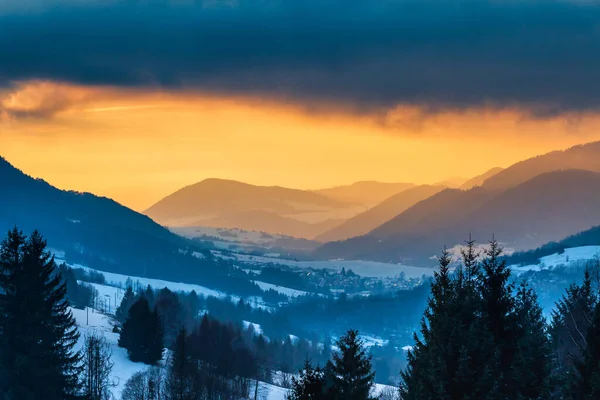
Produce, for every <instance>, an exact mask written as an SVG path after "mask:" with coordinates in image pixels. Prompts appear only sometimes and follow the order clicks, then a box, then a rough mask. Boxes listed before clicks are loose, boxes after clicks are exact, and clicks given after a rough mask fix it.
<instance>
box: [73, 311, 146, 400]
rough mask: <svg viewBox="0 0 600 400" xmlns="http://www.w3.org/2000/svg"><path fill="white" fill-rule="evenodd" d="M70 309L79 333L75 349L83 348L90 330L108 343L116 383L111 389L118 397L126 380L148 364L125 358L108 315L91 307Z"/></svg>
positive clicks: (125, 354)
mask: <svg viewBox="0 0 600 400" xmlns="http://www.w3.org/2000/svg"><path fill="white" fill-rule="evenodd" d="M71 311H72V313H73V316H74V317H75V320H76V322H77V326H78V328H79V332H80V334H81V337H80V338H79V341H78V342H77V345H76V347H75V350H80V349H82V348H83V345H84V341H85V335H86V333H88V332H92V331H95V332H99V333H101V334H102V335H104V337H105V338H106V340H107V341H108V343H110V345H111V348H112V361H113V363H114V365H113V368H112V372H111V374H110V379H111V381H112V382H114V383H115V384H116V386H115V387H114V388H112V389H111V391H112V393H113V395H114V396H115V398H116V399H120V398H121V393H122V391H123V389H124V388H125V383H126V382H127V380H128V379H129V378H130V377H131V376H132V375H133V374H135V373H136V372H141V371H144V370H145V369H146V368H148V366H147V365H145V364H142V363H134V362H132V361H130V360H129V358H127V351H126V350H125V349H122V348H120V347H119V346H118V345H117V343H118V340H119V334H117V333H113V332H112V324H111V318H110V317H109V316H107V315H104V314H101V313H99V312H98V311H97V310H94V309H92V308H88V309H86V310H80V309H76V308H72V309H71Z"/></svg>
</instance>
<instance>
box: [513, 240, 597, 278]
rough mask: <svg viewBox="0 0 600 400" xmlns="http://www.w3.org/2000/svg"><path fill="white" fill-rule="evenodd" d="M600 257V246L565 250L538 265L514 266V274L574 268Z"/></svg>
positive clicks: (542, 260) (541, 259)
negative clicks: (559, 267) (561, 266)
mask: <svg viewBox="0 0 600 400" xmlns="http://www.w3.org/2000/svg"><path fill="white" fill-rule="evenodd" d="M597 257H600V246H581V247H571V248H568V249H565V251H564V252H562V253H560V254H559V253H554V254H551V255H549V256H545V257H542V258H540V259H539V262H538V263H537V264H530V265H523V266H519V265H513V266H511V268H512V270H513V271H514V272H516V273H517V274H518V273H521V272H525V271H541V270H543V269H548V268H554V267H557V266H560V265H563V266H573V265H576V264H579V263H581V262H585V261H590V260H593V259H595V258H597Z"/></svg>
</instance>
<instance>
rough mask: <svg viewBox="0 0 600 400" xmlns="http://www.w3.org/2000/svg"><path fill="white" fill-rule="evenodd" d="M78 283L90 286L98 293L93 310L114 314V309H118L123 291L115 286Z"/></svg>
mask: <svg viewBox="0 0 600 400" xmlns="http://www.w3.org/2000/svg"><path fill="white" fill-rule="evenodd" d="M78 282H79V283H82V284H85V285H90V286H92V287H93V288H94V289H96V290H97V291H98V297H97V298H96V299H95V304H94V308H95V309H98V310H106V311H107V312H108V313H111V314H114V313H115V311H116V307H119V304H121V300H123V296H124V295H125V290H124V289H121V288H119V287H115V286H107V285H100V284H98V283H88V282H83V281H78Z"/></svg>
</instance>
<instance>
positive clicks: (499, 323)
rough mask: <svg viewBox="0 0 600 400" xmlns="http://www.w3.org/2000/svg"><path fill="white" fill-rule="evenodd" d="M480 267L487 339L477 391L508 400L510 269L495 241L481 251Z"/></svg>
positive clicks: (510, 390)
mask: <svg viewBox="0 0 600 400" xmlns="http://www.w3.org/2000/svg"><path fill="white" fill-rule="evenodd" d="M484 255H485V257H484V259H483V261H482V263H481V282H480V285H479V289H480V296H481V301H482V310H481V312H482V315H483V323H484V324H485V326H486V328H487V332H489V334H490V336H489V338H488V341H487V343H485V344H484V345H483V346H482V351H483V355H484V357H487V363H486V365H485V368H484V376H483V377H482V380H481V381H480V386H479V388H480V390H481V392H482V393H487V394H486V396H487V397H486V398H488V399H490V400H492V399H495V398H498V399H505V398H507V396H508V398H511V397H512V396H513V394H514V385H513V382H512V381H511V378H512V376H511V374H510V373H508V371H510V370H511V366H512V362H513V359H514V355H515V351H516V348H515V345H516V344H515V341H514V338H515V336H516V335H517V332H516V331H515V329H516V317H515V315H514V306H515V304H514V299H513V297H512V292H513V290H514V284H512V283H510V280H509V279H510V269H509V268H508V266H507V265H506V261H505V259H504V258H503V257H502V248H501V247H500V244H499V243H498V241H497V240H495V239H492V240H491V241H490V245H489V247H488V248H486V249H485V250H484Z"/></svg>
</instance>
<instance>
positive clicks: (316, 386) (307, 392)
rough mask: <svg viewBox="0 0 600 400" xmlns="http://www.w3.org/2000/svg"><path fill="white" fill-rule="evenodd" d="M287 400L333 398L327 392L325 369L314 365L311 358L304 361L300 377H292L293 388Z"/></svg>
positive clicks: (325, 399) (329, 399)
mask: <svg viewBox="0 0 600 400" xmlns="http://www.w3.org/2000/svg"><path fill="white" fill-rule="evenodd" d="M287 400H332V398H331V397H327V394H326V392H325V379H324V374H323V370H321V368H319V367H318V366H317V367H315V366H313V365H312V363H311V362H310V360H306V361H304V366H303V367H302V370H301V371H300V374H299V376H298V378H296V377H293V378H292V389H291V391H290V394H289V395H288V397H287Z"/></svg>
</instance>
